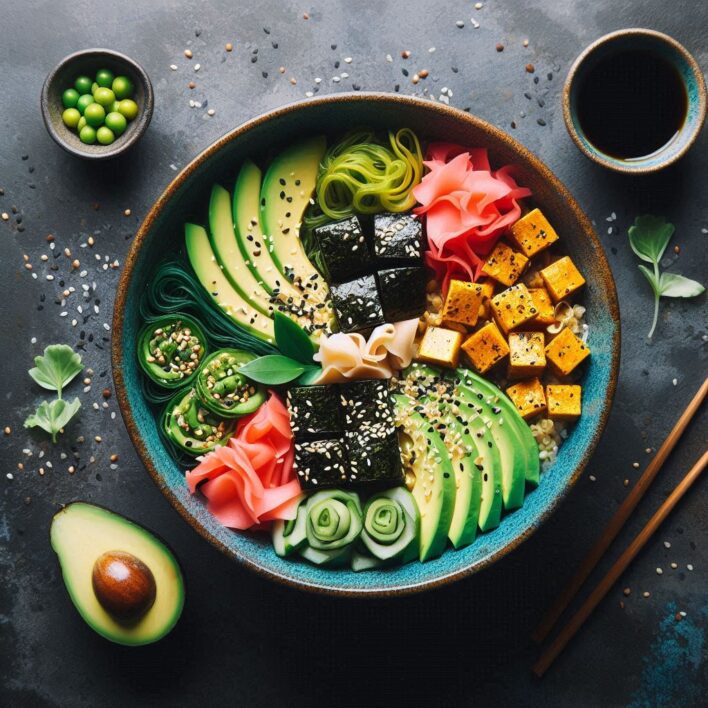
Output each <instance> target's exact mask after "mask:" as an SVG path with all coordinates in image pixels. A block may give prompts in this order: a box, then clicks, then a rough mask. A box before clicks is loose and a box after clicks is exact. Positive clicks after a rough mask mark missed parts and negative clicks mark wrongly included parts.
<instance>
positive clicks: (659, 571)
mask: <svg viewBox="0 0 708 708" xmlns="http://www.w3.org/2000/svg"><path fill="white" fill-rule="evenodd" d="M656 574H657V575H663V574H664V571H663V570H662V569H661V568H657V569H656Z"/></svg>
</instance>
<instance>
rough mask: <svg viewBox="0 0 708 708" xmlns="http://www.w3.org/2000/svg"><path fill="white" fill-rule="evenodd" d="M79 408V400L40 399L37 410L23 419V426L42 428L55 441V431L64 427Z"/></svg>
mask: <svg viewBox="0 0 708 708" xmlns="http://www.w3.org/2000/svg"><path fill="white" fill-rule="evenodd" d="M79 408H81V401H80V400H79V399H78V398H75V399H74V400H73V401H71V402H69V401H65V400H63V399H62V398H55V399H54V400H53V401H51V402H48V401H42V402H41V403H40V404H39V407H38V408H37V410H36V411H35V412H34V413H33V414H32V415H30V416H28V417H27V420H25V428H42V430H45V431H46V432H48V433H49V434H50V435H51V436H52V442H56V441H57V433H59V432H61V430H62V429H63V428H64V427H66V425H67V424H68V423H69V421H70V420H71V419H72V418H73V417H74V416H75V415H76V413H77V411H78V410H79Z"/></svg>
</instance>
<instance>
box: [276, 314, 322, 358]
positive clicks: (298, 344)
mask: <svg viewBox="0 0 708 708" xmlns="http://www.w3.org/2000/svg"><path fill="white" fill-rule="evenodd" d="M274 329H275V343H276V345H277V347H278V349H280V351H281V352H282V353H283V354H284V355H285V356H287V357H290V358H291V359H295V361H300V362H302V363H303V364H311V363H312V357H313V355H314V353H315V345H314V344H313V343H312V340H311V339H310V338H309V337H308V336H307V333H306V332H305V330H304V329H303V328H302V327H300V325H299V324H298V323H297V322H295V321H293V320H291V319H290V318H289V317H288V316H287V315H284V314H283V313H282V312H277V311H276V313H275V316H274Z"/></svg>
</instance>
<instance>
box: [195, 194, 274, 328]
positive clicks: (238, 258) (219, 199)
mask: <svg viewBox="0 0 708 708" xmlns="http://www.w3.org/2000/svg"><path fill="white" fill-rule="evenodd" d="M209 237H210V239H209V240H210V242H211V247H212V249H213V250H214V255H215V256H216V258H217V260H218V261H219V265H220V266H221V270H222V272H223V274H224V275H225V276H226V278H227V280H228V281H229V282H230V283H231V286H232V287H233V289H234V290H235V291H236V292H237V293H238V294H239V295H240V296H241V297H242V298H243V299H244V300H245V301H246V302H248V303H249V304H250V305H251V306H252V307H254V308H255V309H256V310H258V311H259V312H261V313H262V314H264V315H266V317H272V316H273V305H271V303H270V296H269V295H268V293H267V292H266V290H265V289H264V288H263V283H262V282H260V281H259V280H258V279H257V278H256V277H255V276H254V275H253V273H252V272H251V270H250V269H249V267H248V266H247V265H246V260H245V258H244V257H243V254H242V253H241V249H240V248H239V247H238V243H237V241H236V235H235V233H234V226H233V223H232V221H231V198H230V196H229V193H228V192H227V191H226V190H225V189H224V188H223V187H222V186H221V185H219V184H215V185H214V186H213V187H212V189H211V198H210V199H209Z"/></svg>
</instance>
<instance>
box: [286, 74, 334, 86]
mask: <svg viewBox="0 0 708 708" xmlns="http://www.w3.org/2000/svg"><path fill="white" fill-rule="evenodd" d="M335 78H339V77H335ZM290 83H291V84H292V85H293V86H295V84H297V79H296V78H295V77H294V76H292V77H290Z"/></svg>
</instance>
